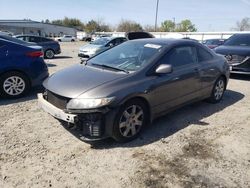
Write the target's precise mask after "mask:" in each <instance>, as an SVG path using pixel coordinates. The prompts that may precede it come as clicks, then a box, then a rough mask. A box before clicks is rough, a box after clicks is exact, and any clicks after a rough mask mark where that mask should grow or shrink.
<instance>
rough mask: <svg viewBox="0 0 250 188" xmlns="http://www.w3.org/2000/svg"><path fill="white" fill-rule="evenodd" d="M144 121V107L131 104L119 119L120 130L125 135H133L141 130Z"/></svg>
mask: <svg viewBox="0 0 250 188" xmlns="http://www.w3.org/2000/svg"><path fill="white" fill-rule="evenodd" d="M143 121H144V112H143V109H142V108H141V107H140V106H138V105H132V106H129V107H128V108H126V109H125V110H124V112H123V113H122V116H121V118H120V121H119V130H120V133H121V135H122V136H124V137H127V138H128V137H133V136H135V135H136V134H137V133H138V132H139V131H140V130H141V127H142V125H143Z"/></svg>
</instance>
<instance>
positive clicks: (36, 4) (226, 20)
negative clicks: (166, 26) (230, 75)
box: [0, 0, 250, 31]
mask: <svg viewBox="0 0 250 188" xmlns="http://www.w3.org/2000/svg"><path fill="white" fill-rule="evenodd" d="M156 2H157V0H39V1H37V0H7V1H6V0H0V19H31V20H35V21H41V20H45V19H49V20H55V19H63V18H64V17H65V16H67V17H69V18H78V19H80V20H81V21H83V22H87V21H89V20H91V19H96V20H101V21H103V22H105V23H107V24H110V25H112V26H116V25H117V24H118V23H119V22H120V21H121V20H122V19H126V20H133V21H136V22H138V23H140V24H141V25H143V26H144V25H154V23H155V11H156ZM244 17H250V0H159V10H158V25H159V26H160V24H161V22H163V21H164V20H166V19H168V20H173V19H175V21H176V23H178V22H180V21H181V20H183V19H190V20H191V21H192V22H193V23H194V24H195V26H196V28H197V29H198V31H230V30H231V29H232V28H233V27H235V25H236V22H237V21H240V20H241V19H242V18H244Z"/></svg>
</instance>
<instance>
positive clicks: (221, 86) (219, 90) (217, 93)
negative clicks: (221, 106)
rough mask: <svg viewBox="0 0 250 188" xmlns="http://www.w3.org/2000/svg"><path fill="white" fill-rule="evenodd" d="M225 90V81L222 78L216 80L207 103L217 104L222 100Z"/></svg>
mask: <svg viewBox="0 0 250 188" xmlns="http://www.w3.org/2000/svg"><path fill="white" fill-rule="evenodd" d="M225 90H226V80H225V78H223V77H220V78H218V79H217V80H216V82H215V84H214V87H213V90H212V93H211V96H210V97H209V99H208V101H209V102H210V103H218V102H220V101H221V99H222V98H223V95H224V92H225Z"/></svg>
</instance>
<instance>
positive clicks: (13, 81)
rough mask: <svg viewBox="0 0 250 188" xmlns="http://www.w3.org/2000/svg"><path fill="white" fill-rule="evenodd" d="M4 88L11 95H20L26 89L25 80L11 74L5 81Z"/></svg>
mask: <svg viewBox="0 0 250 188" xmlns="http://www.w3.org/2000/svg"><path fill="white" fill-rule="evenodd" d="M3 89H4V91H5V92H6V93H7V94H8V95H10V96H16V95H20V94H22V93H23V92H24V90H25V81H24V80H23V79H22V78H21V77H19V76H11V77H9V78H7V79H6V80H5V81H4V82H3Z"/></svg>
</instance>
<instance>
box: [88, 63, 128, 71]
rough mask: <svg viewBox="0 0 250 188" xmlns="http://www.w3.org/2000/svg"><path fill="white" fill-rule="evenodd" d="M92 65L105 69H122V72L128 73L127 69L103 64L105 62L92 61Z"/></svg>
mask: <svg viewBox="0 0 250 188" xmlns="http://www.w3.org/2000/svg"><path fill="white" fill-rule="evenodd" d="M92 65H94V66H99V67H104V68H107V69H113V70H116V71H122V72H125V73H127V74H128V73H129V71H127V70H124V69H120V68H117V67H112V66H109V65H105V64H96V63H92Z"/></svg>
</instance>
